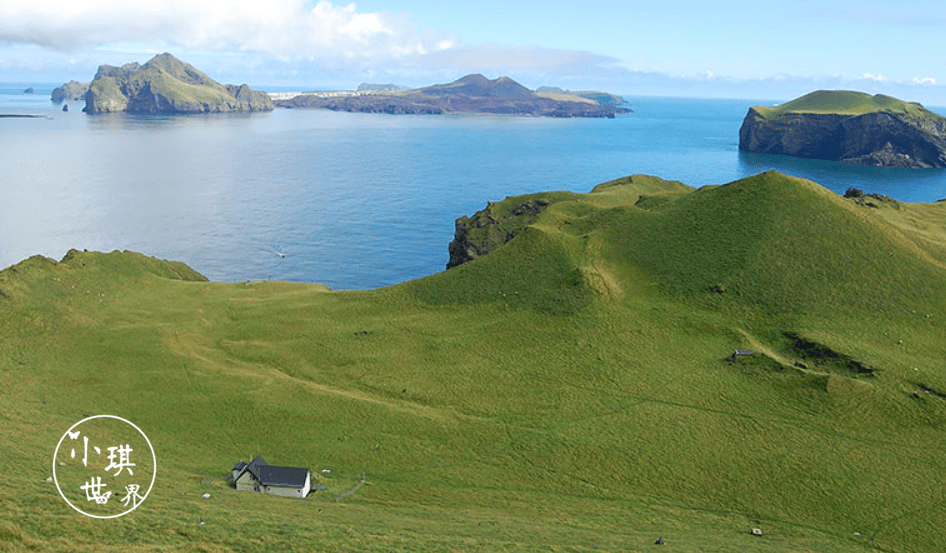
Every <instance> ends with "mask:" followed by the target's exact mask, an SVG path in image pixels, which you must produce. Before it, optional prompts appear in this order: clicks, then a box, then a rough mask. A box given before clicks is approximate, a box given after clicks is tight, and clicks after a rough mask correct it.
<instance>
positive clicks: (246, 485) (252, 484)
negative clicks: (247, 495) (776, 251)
mask: <svg viewBox="0 0 946 553" xmlns="http://www.w3.org/2000/svg"><path fill="white" fill-rule="evenodd" d="M257 486H259V480H257V479H256V478H254V477H253V474H252V473H251V472H250V471H245V472H244V473H243V476H241V477H240V478H239V479H238V480H237V481H236V489H238V490H243V491H248V492H252V491H256V487H257Z"/></svg>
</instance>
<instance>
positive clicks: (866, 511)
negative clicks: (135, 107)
mask: <svg viewBox="0 0 946 553" xmlns="http://www.w3.org/2000/svg"><path fill="white" fill-rule="evenodd" d="M540 197H544V198H546V199H547V200H548V201H549V202H550V203H551V205H550V206H548V208H546V209H545V210H544V211H542V212H541V214H539V215H538V217H536V218H535V220H534V221H533V222H532V223H531V224H529V225H527V226H525V227H524V228H522V229H521V230H519V229H517V230H519V232H518V234H517V235H516V237H515V238H513V239H512V240H511V241H510V242H508V243H507V244H505V245H504V246H502V247H500V248H498V249H496V250H495V251H493V252H492V253H490V254H489V255H486V256H484V257H482V258H480V259H477V260H475V261H472V262H470V263H466V264H464V265H461V266H459V267H457V268H454V269H451V270H449V271H446V272H444V273H440V274H437V275H433V276H430V277H427V278H423V279H419V280H416V281H411V282H406V283H402V284H399V285H396V286H392V287H388V288H383V289H378V290H371V291H338V292H334V291H329V290H327V289H325V288H324V287H322V286H318V285H309V284H293V283H281V282H244V283H233V284H223V283H211V282H206V281H205V280H204V279H203V278H202V277H201V276H200V275H199V274H197V273H195V272H194V271H192V270H190V269H188V268H187V267H186V266H184V265H182V264H179V263H170V262H165V261H160V260H156V259H153V258H149V257H146V256H143V255H140V254H136V253H130V252H124V253H123V252H112V253H108V254H103V253H94V252H70V253H69V254H68V255H67V256H66V258H65V259H63V260H62V261H60V262H55V261H52V260H48V259H45V258H40V257H35V258H31V259H29V260H26V261H24V262H22V263H20V264H18V265H16V266H14V267H11V268H8V269H6V270H4V271H2V272H0V344H2V347H0V376H2V379H3V382H4V383H5V384H6V386H5V390H4V392H3V393H2V394H0V436H2V437H3V438H2V440H3V442H2V445H3V447H2V449H0V451H2V452H3V454H2V459H3V460H4V463H3V466H4V467H5V468H6V469H7V474H6V478H5V479H4V481H5V484H6V485H5V486H3V487H0V501H2V504H3V514H2V515H0V551H2V550H6V551H142V552H144V551H206V552H213V551H648V550H652V549H653V548H654V545H653V543H654V540H656V539H657V538H658V537H663V538H664V540H666V542H667V545H666V546H665V547H664V548H663V549H661V550H664V549H665V550H667V551H678V552H679V551H682V552H697V551H714V552H870V551H883V552H934V551H941V550H942V548H943V545H942V544H943V543H944V542H946V480H944V475H946V455H943V447H944V444H946V367H944V359H946V340H944V339H943V338H944V331H943V321H944V320H946V203H937V204H923V205H920V204H900V203H896V202H883V203H880V204H879V205H878V207H869V206H866V205H861V204H858V203H856V202H854V201H852V200H847V199H844V198H841V197H839V196H837V195H836V194H834V193H832V192H830V191H827V190H826V189H824V188H822V187H820V186H819V185H817V184H815V183H812V182H809V181H804V180H802V179H797V178H794V177H788V176H785V175H781V174H778V173H772V172H770V173H764V174H762V175H757V176H755V177H751V178H748V179H745V180H742V181H737V182H734V183H730V184H727V185H724V186H711V187H704V188H701V189H698V190H693V189H690V188H688V187H686V186H684V185H681V184H680V183H671V182H666V181H661V180H660V179H656V178H654V177H633V178H627V179H621V180H618V181H612V182H610V183H605V184H602V185H599V186H598V187H597V188H596V189H595V190H594V191H593V192H592V193H589V194H564V193H550V194H546V195H530V196H528V197H513V198H508V199H506V200H504V201H503V202H499V203H496V204H493V208H494V209H495V210H496V212H497V213H509V212H511V211H512V210H513V209H514V208H515V206H516V205H519V204H521V203H522V202H523V201H524V199H536V198H540ZM508 224H511V225H516V224H517V223H516V222H515V221H514V220H511V221H510V222H509V223H508ZM444 246H445V247H446V245H444ZM735 349H751V350H753V352H754V354H753V355H752V356H749V357H745V358H741V359H738V360H737V361H736V362H734V363H731V362H729V361H727V357H728V356H729V355H730V354H731V353H732V352H733V351H734V350H735ZM91 414H113V415H118V416H121V417H124V418H127V419H129V420H131V421H133V422H134V423H135V424H137V425H138V426H139V427H140V428H141V429H142V430H143V431H144V432H146V433H147V435H148V437H149V439H150V441H151V442H152V444H153V445H154V449H155V452H156V456H157V460H158V471H157V479H156V483H155V487H154V490H153V491H152V492H151V495H150V496H149V497H148V499H147V500H146V502H145V503H144V504H142V506H141V507H139V508H138V510H136V511H134V512H132V513H130V514H128V515H126V516H124V517H122V518H119V519H114V520H107V521H106V520H93V519H90V518H86V517H83V516H82V515H80V514H78V513H76V512H75V511H73V510H72V509H70V508H69V507H68V506H67V505H66V504H65V502H64V501H63V500H62V499H61V498H60V497H59V494H58V492H57V491H56V488H55V486H54V485H53V484H52V483H49V482H46V478H47V477H49V476H50V472H51V462H52V456H53V450H54V448H55V446H56V444H57V442H58V441H59V439H60V437H61V436H62V435H63V433H64V432H65V431H66V430H67V429H68V428H69V427H70V426H71V425H73V424H74V423H76V422H78V421H79V420H80V419H82V418H83V417H85V416H87V415H91ZM256 454H262V455H263V456H265V457H266V459H267V461H269V462H270V463H272V464H284V465H295V466H307V467H310V468H312V469H313V470H314V471H316V472H319V473H320V471H321V469H330V470H331V472H330V473H328V474H325V475H323V478H322V480H321V485H323V486H324V487H325V488H326V489H325V490H320V491H318V492H316V493H314V494H312V495H310V496H309V498H307V499H306V500H292V499H284V498H278V497H269V496H264V495H259V494H253V493H249V492H237V491H235V490H232V489H229V488H228V487H227V483H226V477H227V474H228V471H229V469H230V467H232V466H233V464H234V463H236V462H237V461H238V460H241V459H242V460H245V461H249V460H250V459H252V457H253V456H255V455H256ZM320 474H321V473H320ZM362 475H364V479H365V483H364V485H362V486H361V487H358V488H357V490H356V491H355V492H354V493H351V494H350V495H347V496H344V497H342V498H341V499H337V498H339V496H342V495H343V494H345V493H346V492H348V491H350V490H353V489H355V488H356V487H357V486H358V484H359V482H360V481H361V479H362ZM205 493H210V494H211V497H210V498H209V499H203V498H202V497H201V496H202V495H203V494H205ZM201 520H202V521H204V523H205V524H204V525H200V521H201ZM752 528H760V529H762V531H763V536H761V537H756V536H752V535H750V533H749V531H750V529H752Z"/></svg>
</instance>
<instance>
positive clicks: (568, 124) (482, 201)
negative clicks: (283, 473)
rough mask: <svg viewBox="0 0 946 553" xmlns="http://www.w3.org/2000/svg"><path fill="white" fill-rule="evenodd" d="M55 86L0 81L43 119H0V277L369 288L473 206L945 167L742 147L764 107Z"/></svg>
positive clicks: (873, 188)
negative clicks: (238, 108)
mask: <svg viewBox="0 0 946 553" xmlns="http://www.w3.org/2000/svg"><path fill="white" fill-rule="evenodd" d="M57 84H58V83H57ZM57 84H50V83H45V84H43V83H41V84H36V83H0V114H34V115H40V116H41V117H38V118H0V167H2V173H0V174H2V177H0V267H6V266H9V265H12V264H14V263H16V262H18V261H20V260H22V259H25V258H27V257H29V256H32V255H36V254H41V255H45V256H48V257H52V258H55V259H59V258H61V257H62V256H63V255H64V254H65V253H66V251H68V250H69V249H70V248H77V249H80V250H81V249H88V250H100V251H111V250H114V249H120V250H126V249H127V250H134V251H138V252H142V253H145V254H148V255H153V256H156V257H159V258H164V259H174V260H179V261H183V262H185V263H187V264H188V265H190V266H191V267H193V268H194V269H196V270H198V271H200V272H201V273H203V274H204V275H206V276H207V277H208V278H210V279H211V280H216V281H226V282H237V281H244V280H264V279H269V280H288V281H299V282H318V283H323V284H326V285H328V286H329V287H331V288H332V289H368V288H376V287H380V286H386V285H390V284H395V283H398V282H403V281H405V280H410V279H415V278H420V277H423V276H426V275H430V274H433V273H436V272H439V271H442V270H443V269H444V266H445V265H446V263H447V259H448V257H449V256H448V254H447V244H448V243H449V242H450V240H451V239H452V238H453V232H454V221H455V220H456V218H457V217H460V216H462V215H472V214H473V213H474V212H476V211H477V210H479V209H482V208H483V207H485V206H486V202H487V201H495V200H501V199H503V198H505V197H506V196H510V195H518V194H525V193H529V192H538V191H544V190H569V191H574V192H587V191H589V190H590V189H591V188H593V187H594V186H595V185H596V184H598V183H601V182H604V181H607V180H611V179H615V178H618V177H622V176H626V175H630V174H636V173H645V174H652V175H657V176H660V177H663V178H666V179H674V180H680V181H683V182H685V183H687V184H689V185H691V186H697V187H699V186H703V185H709V184H724V183H727V182H730V181H733V180H737V179H740V178H743V177H746V176H749V175H753V174H756V173H760V172H762V171H767V170H770V169H775V170H778V171H782V172H785V173H789V174H792V175H797V176H800V177H805V178H809V179H812V180H814V181H816V182H819V183H821V184H822V185H824V186H826V187H827V188H829V189H831V190H834V191H836V192H839V193H843V192H844V191H845V190H846V189H847V188H848V187H857V188H861V189H862V190H864V192H868V193H870V192H876V193H881V194H887V195H889V196H892V197H894V198H896V199H899V200H902V201H910V202H931V201H934V200H938V199H942V198H944V197H946V170H910V169H881V168H873V167H861V166H855V165H848V164H843V163H834V162H826V161H813V160H802V159H796V158H790V157H784V156H770V155H760V154H746V153H744V152H740V151H739V149H738V130H739V126H740V125H741V123H742V118H743V117H744V116H745V114H746V111H747V110H748V108H749V106H752V105H756V104H773V103H777V102H778V101H779V100H775V101H773V100H758V99H756V100H751V99H749V100H717V99H712V100H709V99H690V98H647V97H634V96H625V98H626V99H627V100H628V104H629V107H630V108H632V109H633V110H634V113H631V114H628V115H622V116H618V117H617V118H615V119H545V118H531V117H505V116H484V115H447V116H430V115H428V116H422V115H418V116H412V115H382V114H350V113H335V112H331V111H324V110H286V109H277V110H276V111H274V112H271V113H256V114H242V115H200V116H134V115H123V114H120V115H100V116H87V115H85V114H84V113H82V112H81V109H82V106H83V104H82V103H81V102H73V103H70V104H69V108H70V111H69V112H63V111H62V110H61V106H60V105H56V104H52V103H51V102H50V101H49V94H50V92H51V90H52V88H53V87H54V86H57ZM29 86H32V87H33V88H34V89H35V93H34V94H25V93H24V92H23V91H24V89H26V88H27V87H29ZM781 100H782V101H784V100H787V98H785V99H781ZM931 109H933V110H934V111H937V112H938V113H946V110H944V109H942V108H935V107H931Z"/></svg>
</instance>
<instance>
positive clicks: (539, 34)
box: [0, 0, 946, 106]
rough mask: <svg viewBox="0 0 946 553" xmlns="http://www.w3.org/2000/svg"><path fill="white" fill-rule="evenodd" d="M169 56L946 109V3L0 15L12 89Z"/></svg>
mask: <svg viewBox="0 0 946 553" xmlns="http://www.w3.org/2000/svg"><path fill="white" fill-rule="evenodd" d="M161 52H170V53H172V54H174V55H175V56H177V57H178V58H180V59H182V60H184V61H186V62H188V63H191V64H192V65H194V66H196V67H197V68H198V69H201V70H202V71H204V72H205V73H207V74H208V75H210V76H211V77H213V78H214V79H216V80H218V81H221V82H226V83H236V84H240V83H243V82H246V83H249V84H250V85H251V86H255V87H263V88H266V87H270V88H286V87H288V88H299V89H331V88H355V87H357V86H358V84H360V83H362V82H371V83H394V84H399V85H402V86H426V85H429V84H433V83H439V82H449V81H452V80H454V79H457V78H459V77H462V76H463V75H465V74H468V73H483V74H484V75H486V76H488V77H490V78H496V77H499V76H503V75H507V76H510V77H512V78H514V79H516V80H518V81H519V82H521V83H523V84H525V85H526V86H529V87H530V88H535V87H538V86H542V85H552V86H560V87H562V88H566V89H571V90H580V89H600V90H606V91H609V92H614V93H619V94H625V95H658V96H697V97H728V98H752V99H775V100H788V99H791V98H793V97H796V96H799V95H801V94H804V93H807V92H810V91H812V90H816V89H852V90H862V91H865V92H870V93H885V94H891V95H894V96H897V97H899V98H902V99H904V100H911V101H920V102H923V103H926V104H928V105H937V106H946V62H944V61H943V58H942V54H943V52H946V2H932V1H931V0H923V1H917V0H901V1H900V2H890V1H889V0H885V1H883V2H881V1H877V0H859V1H856V2H854V1H847V0H844V1H838V0H794V1H793V2H791V3H788V2H784V1H779V2H769V1H767V0H754V1H743V0H734V1H729V2H713V1H710V0H705V1H693V0H681V1H674V0H665V1H663V2H653V1H651V2H638V1H634V0H624V1H621V2H617V1H611V0H606V1H597V2H594V1H591V2H575V1H574V0H572V1H570V2H561V1H544V2H540V1H535V0H525V1H520V2H509V1H508V0H503V1H498V0H478V1H477V2H463V3H457V2H444V1H442V0H439V1H434V0H430V1H427V0H425V1H409V0H384V1H382V0H361V1H359V2H357V3H347V4H346V3H341V2H339V3H334V2H330V1H327V0H323V1H319V2H312V1H306V0H265V1H259V0H227V1H223V0H161V1H157V2H156V1H154V0H122V1H119V2H116V1H115V0H2V2H0V81H16V82H23V81H25V82H64V81H66V80H69V79H75V80H79V81H85V82H87V81H89V80H91V78H92V77H93V76H94V74H95V71H96V69H97V67H98V66H99V65H100V64H111V65H122V64H124V63H128V62H132V61H136V62H139V63H143V62H145V61H147V60H148V59H149V58H150V57H151V56H153V55H155V54H158V53H161Z"/></svg>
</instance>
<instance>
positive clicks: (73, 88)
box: [49, 81, 89, 104]
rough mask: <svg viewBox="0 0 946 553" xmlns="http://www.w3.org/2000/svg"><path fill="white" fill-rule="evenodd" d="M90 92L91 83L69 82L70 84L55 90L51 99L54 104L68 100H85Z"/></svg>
mask: <svg viewBox="0 0 946 553" xmlns="http://www.w3.org/2000/svg"><path fill="white" fill-rule="evenodd" d="M88 91H89V83H80V82H79V81H69V82H68V83H65V84H63V85H62V86H58V87H56V88H54V89H53V92H52V94H51V95H50V96H49V99H50V100H52V101H53V102H56V103H57V104H58V103H61V102H64V101H66V100H73V101H76V100H85V95H86V93H87V92H88Z"/></svg>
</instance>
